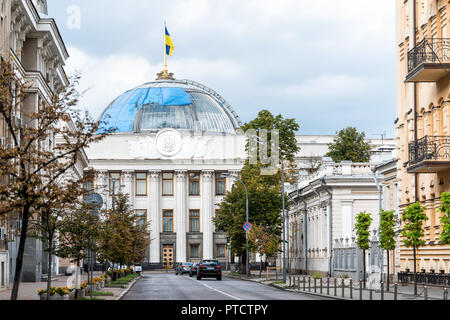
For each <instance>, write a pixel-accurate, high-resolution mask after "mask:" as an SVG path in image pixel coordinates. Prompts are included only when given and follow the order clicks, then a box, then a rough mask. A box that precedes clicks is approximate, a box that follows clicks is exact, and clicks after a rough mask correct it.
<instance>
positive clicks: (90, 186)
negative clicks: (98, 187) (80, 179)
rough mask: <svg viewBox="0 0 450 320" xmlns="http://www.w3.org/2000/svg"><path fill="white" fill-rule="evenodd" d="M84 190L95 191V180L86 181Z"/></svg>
mask: <svg viewBox="0 0 450 320" xmlns="http://www.w3.org/2000/svg"><path fill="white" fill-rule="evenodd" d="M84 190H85V191H86V192H88V193H93V192H94V181H92V180H88V181H86V182H85V183H84Z"/></svg>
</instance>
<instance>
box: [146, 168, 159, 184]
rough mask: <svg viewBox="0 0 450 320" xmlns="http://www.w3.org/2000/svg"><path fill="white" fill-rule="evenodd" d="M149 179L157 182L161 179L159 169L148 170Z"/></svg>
mask: <svg viewBox="0 0 450 320" xmlns="http://www.w3.org/2000/svg"><path fill="white" fill-rule="evenodd" d="M148 173H149V175H150V181H153V182H158V181H159V180H160V179H161V171H160V170H150V171H149V172H148Z"/></svg>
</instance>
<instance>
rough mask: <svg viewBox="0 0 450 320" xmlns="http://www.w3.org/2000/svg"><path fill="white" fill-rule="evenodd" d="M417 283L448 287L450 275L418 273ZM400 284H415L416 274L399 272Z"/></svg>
mask: <svg viewBox="0 0 450 320" xmlns="http://www.w3.org/2000/svg"><path fill="white" fill-rule="evenodd" d="M416 281H417V283H424V284H432V285H437V286H447V285H449V284H450V274H440V273H423V272H418V273H417V277H416ZM398 282H400V283H413V282H414V273H412V272H399V273H398Z"/></svg>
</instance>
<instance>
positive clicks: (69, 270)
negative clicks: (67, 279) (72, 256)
mask: <svg viewBox="0 0 450 320" xmlns="http://www.w3.org/2000/svg"><path fill="white" fill-rule="evenodd" d="M75 268H76V267H75V265H73V264H71V265H70V266H68V267H67V269H66V272H65V274H66V276H71V275H73V274H74V273H75Z"/></svg>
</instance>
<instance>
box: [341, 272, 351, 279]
mask: <svg viewBox="0 0 450 320" xmlns="http://www.w3.org/2000/svg"><path fill="white" fill-rule="evenodd" d="M341 278H342V279H348V278H350V277H349V276H348V274H346V273H344V274H343V275H341Z"/></svg>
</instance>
